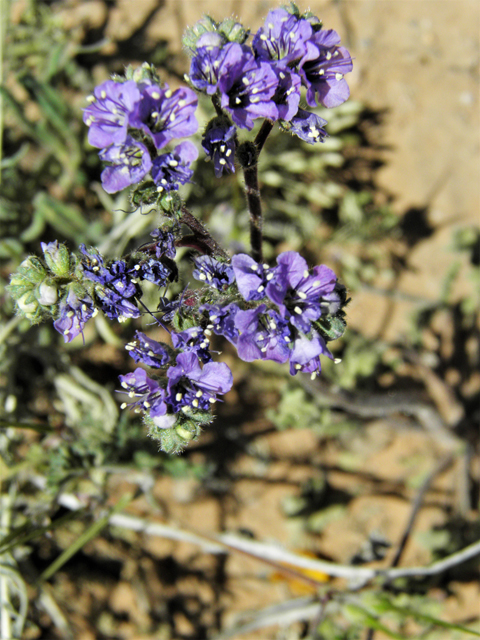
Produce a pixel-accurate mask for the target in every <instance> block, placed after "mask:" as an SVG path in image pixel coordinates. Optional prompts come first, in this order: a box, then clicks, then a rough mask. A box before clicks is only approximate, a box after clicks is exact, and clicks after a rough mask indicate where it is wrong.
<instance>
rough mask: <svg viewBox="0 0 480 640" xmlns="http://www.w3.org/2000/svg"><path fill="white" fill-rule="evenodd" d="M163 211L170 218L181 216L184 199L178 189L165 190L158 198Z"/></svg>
mask: <svg viewBox="0 0 480 640" xmlns="http://www.w3.org/2000/svg"><path fill="white" fill-rule="evenodd" d="M158 205H159V207H160V208H161V209H162V211H163V213H164V214H165V215H166V216H168V217H170V218H179V217H180V216H181V213H182V211H181V210H182V199H181V197H180V196H179V195H178V193H177V192H176V191H167V192H164V193H163V194H162V195H161V196H160V198H159V199H158Z"/></svg>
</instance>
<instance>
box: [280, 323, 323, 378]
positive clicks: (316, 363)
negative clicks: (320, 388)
mask: <svg viewBox="0 0 480 640" xmlns="http://www.w3.org/2000/svg"><path fill="white" fill-rule="evenodd" d="M320 355H326V356H328V357H329V358H332V354H331V353H330V351H329V350H328V349H327V345H326V344H325V340H324V339H323V338H322V337H321V336H319V335H318V334H317V333H315V334H314V336H313V338H312V339H311V340H309V339H308V338H307V337H305V336H300V337H298V338H297V339H296V340H295V342H294V345H293V350H292V354H291V356H290V375H292V376H294V375H296V374H297V373H298V372H299V371H301V372H302V373H310V374H312V375H311V377H312V380H313V379H314V378H315V376H316V375H317V374H319V373H320V371H321V370H322V365H321V363H320Z"/></svg>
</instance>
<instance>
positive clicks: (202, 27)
mask: <svg viewBox="0 0 480 640" xmlns="http://www.w3.org/2000/svg"><path fill="white" fill-rule="evenodd" d="M217 28H218V24H217V23H216V22H215V20H214V19H213V18H211V17H210V16H207V15H205V16H203V18H202V19H201V20H199V21H198V22H196V23H195V24H194V25H193V27H188V29H187V30H186V31H185V33H184V34H183V38H182V44H183V46H184V47H186V48H187V49H188V50H189V53H190V54H192V55H195V54H196V52H197V42H198V39H199V38H200V36H202V35H203V34H204V33H215V32H216V31H217Z"/></svg>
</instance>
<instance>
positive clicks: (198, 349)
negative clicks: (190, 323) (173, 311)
mask: <svg viewBox="0 0 480 640" xmlns="http://www.w3.org/2000/svg"><path fill="white" fill-rule="evenodd" d="M209 333H210V332H209ZM171 336H172V344H173V346H174V347H175V349H180V350H182V351H191V352H192V353H195V354H196V355H197V356H198V358H199V359H200V360H201V362H203V363H206V362H211V361H212V356H211V354H210V351H209V347H210V340H209V338H208V336H207V335H206V332H205V331H204V330H203V329H202V328H201V327H191V328H190V329H186V330H185V331H181V332H180V333H175V332H172V334H171Z"/></svg>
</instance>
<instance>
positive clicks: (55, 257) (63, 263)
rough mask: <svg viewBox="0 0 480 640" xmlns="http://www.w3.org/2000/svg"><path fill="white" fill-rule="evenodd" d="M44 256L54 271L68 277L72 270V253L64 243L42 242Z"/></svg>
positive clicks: (57, 274)
mask: <svg viewBox="0 0 480 640" xmlns="http://www.w3.org/2000/svg"><path fill="white" fill-rule="evenodd" d="M40 245H41V247H42V251H43V256H44V258H45V262H46V263H47V266H48V268H49V269H50V271H51V272H52V273H54V274H55V275H56V276H59V277H61V278H66V277H67V276H68V275H69V272H70V254H69V252H68V249H67V247H66V246H65V245H64V244H59V243H58V241H57V240H54V242H48V243H46V242H41V243H40Z"/></svg>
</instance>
